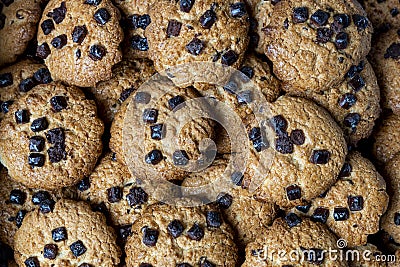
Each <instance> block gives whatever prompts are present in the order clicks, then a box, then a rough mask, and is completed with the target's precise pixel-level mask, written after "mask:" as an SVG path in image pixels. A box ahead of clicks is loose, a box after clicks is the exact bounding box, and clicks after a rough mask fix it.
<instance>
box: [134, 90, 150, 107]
mask: <svg viewBox="0 0 400 267" xmlns="http://www.w3.org/2000/svg"><path fill="white" fill-rule="evenodd" d="M150 99H151V95H150V94H149V93H146V92H137V93H136V95H135V102H136V103H140V104H148V103H149V102H150Z"/></svg>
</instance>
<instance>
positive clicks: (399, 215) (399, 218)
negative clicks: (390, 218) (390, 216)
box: [394, 212, 400, 225]
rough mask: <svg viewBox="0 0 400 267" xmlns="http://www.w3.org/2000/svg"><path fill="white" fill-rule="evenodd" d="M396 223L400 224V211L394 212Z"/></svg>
mask: <svg viewBox="0 0 400 267" xmlns="http://www.w3.org/2000/svg"><path fill="white" fill-rule="evenodd" d="M394 224H395V225H400V213H398V212H396V213H395V214H394Z"/></svg>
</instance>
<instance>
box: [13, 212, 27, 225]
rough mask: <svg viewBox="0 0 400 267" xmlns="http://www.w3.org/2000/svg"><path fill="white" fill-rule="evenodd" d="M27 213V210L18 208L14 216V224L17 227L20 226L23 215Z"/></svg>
mask: <svg viewBox="0 0 400 267" xmlns="http://www.w3.org/2000/svg"><path fill="white" fill-rule="evenodd" d="M27 213H28V212H27V211H26V210H20V211H18V212H17V216H16V217H15V225H16V226H17V227H18V228H20V227H21V225H22V222H23V220H24V218H25V215H26V214H27Z"/></svg>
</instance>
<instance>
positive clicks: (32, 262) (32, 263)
mask: <svg viewBox="0 0 400 267" xmlns="http://www.w3.org/2000/svg"><path fill="white" fill-rule="evenodd" d="M24 264H25V266H26V267H40V263H39V260H38V259H37V258H36V257H29V258H27V259H26V260H25V261H24Z"/></svg>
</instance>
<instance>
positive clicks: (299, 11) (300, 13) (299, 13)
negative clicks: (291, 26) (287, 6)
mask: <svg viewBox="0 0 400 267" xmlns="http://www.w3.org/2000/svg"><path fill="white" fill-rule="evenodd" d="M308 16H309V15H308V8H307V7H296V8H295V9H293V15H292V20H293V23H296V24H297V23H303V22H306V21H307V20H308Z"/></svg>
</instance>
